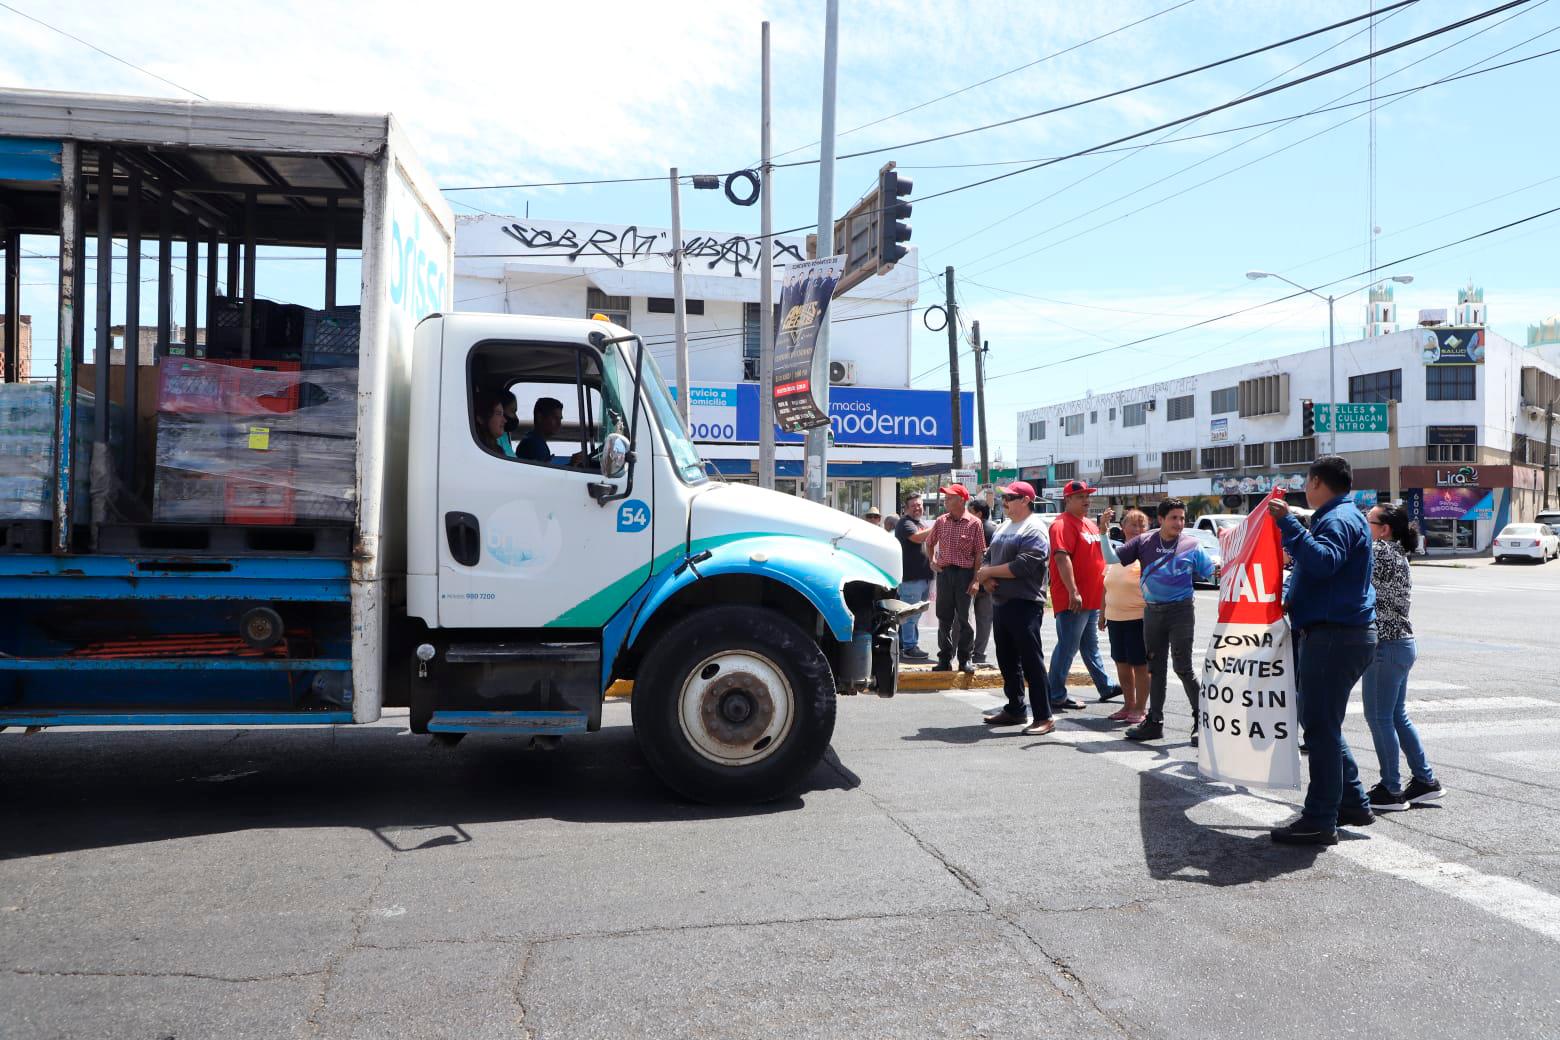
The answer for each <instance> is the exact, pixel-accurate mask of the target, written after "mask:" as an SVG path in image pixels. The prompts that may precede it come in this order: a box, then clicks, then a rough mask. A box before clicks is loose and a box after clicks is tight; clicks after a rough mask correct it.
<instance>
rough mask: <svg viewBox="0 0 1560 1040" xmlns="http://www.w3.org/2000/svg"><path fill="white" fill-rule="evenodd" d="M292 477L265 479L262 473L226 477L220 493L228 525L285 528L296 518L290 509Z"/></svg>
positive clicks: (295, 512) (288, 475)
mask: <svg viewBox="0 0 1560 1040" xmlns="http://www.w3.org/2000/svg"><path fill="white" fill-rule="evenodd" d="M291 482H292V476H291V474H284V473H278V474H274V475H271V476H270V478H269V479H268V478H267V476H266V475H263V474H247V475H246V474H233V475H230V476H228V478H227V484H226V486H225V487H224V488H223V489H222V490H223V505H224V510H223V513H224V516H225V517H226V519H227V522H228V523H230V524H236V525H239V526H244V527H247V526H251V525H259V524H270V525H287V524H292V523H294V522H295V521H296V519H297V510H296V509H294V507H293V494H294V492H293V488H292V487H291V486H290V485H291Z"/></svg>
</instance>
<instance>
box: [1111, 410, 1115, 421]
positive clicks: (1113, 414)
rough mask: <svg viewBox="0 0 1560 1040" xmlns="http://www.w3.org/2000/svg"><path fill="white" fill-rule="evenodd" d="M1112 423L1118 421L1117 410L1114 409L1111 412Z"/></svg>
mask: <svg viewBox="0 0 1560 1040" xmlns="http://www.w3.org/2000/svg"><path fill="white" fill-rule="evenodd" d="M1110 421H1111V422H1115V421H1116V409H1114V408H1112V409H1111V410H1110Z"/></svg>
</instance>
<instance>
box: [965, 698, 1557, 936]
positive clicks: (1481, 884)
mask: <svg viewBox="0 0 1560 1040" xmlns="http://www.w3.org/2000/svg"><path fill="white" fill-rule="evenodd" d="M976 694H977V691H975V690H970V691H958V695H952V694H950V695H948V696H950V697H952V699H955V700H961V701H966V702H969V703H973V702H974V696H975V695H976ZM986 699H987V700H993V699H995V698H993V697H989V696H987V698H986ZM1517 725H1523V726H1525V727H1527V728H1528V729H1531V728H1532V727H1533V726H1534V723H1518V724H1517ZM1430 728H1432V727H1428V726H1423V727H1420V732H1421V733H1424V732H1425V731H1426V730H1427V729H1430ZM1437 728H1439V727H1437ZM1453 728H1463V727H1453ZM1020 739H1022V738H1020ZM1042 739H1043V740H1045V741H1046V742H1051V743H1059V744H1069V745H1072V746H1074V747H1084V746H1087V745H1091V744H1124V743H1125V742H1124V741H1122V739H1121V737H1120V735H1119V731H1114V732H1099V731H1095V730H1089V729H1073V728H1071V727H1064V726H1058V727H1057V729H1056V732H1054V733H1052V734H1051V735H1050V736H1048V737H1045V738H1042ZM1161 751H1162V749H1161V748H1159V747H1155V746H1149V747H1145V748H1141V749H1137V748H1130V747H1125V746H1124V747H1123V748H1122V750H1119V751H1095V752H1091V754H1093V755H1094V756H1096V757H1098V758H1101V759H1104V760H1106V761H1109V762H1114V763H1116V764H1117V765H1122V766H1125V767H1126V768H1128V769H1131V770H1132V771H1133V772H1136V773H1151V774H1153V775H1154V776H1157V777H1159V778H1161V779H1163V780H1164V781H1165V782H1167V783H1169V784H1172V785H1174V786H1176V787H1179V788H1181V789H1182V790H1184V791H1188V792H1191V793H1193V794H1197V795H1206V794H1207V793H1208V792H1209V790H1210V785H1214V784H1216V781H1210V780H1205V779H1203V778H1202V777H1201V776H1199V775H1198V774H1197V764H1196V763H1195V762H1189V761H1185V760H1182V759H1170V760H1169V761H1168V762H1167V761H1166V759H1164V758H1163V757H1162V756H1161ZM1217 788H1221V789H1228V785H1226V784H1217ZM1200 804H1202V805H1207V806H1213V807H1217V808H1219V809H1222V810H1224V811H1225V812H1228V813H1231V814H1232V815H1235V816H1239V817H1242V818H1243V819H1246V820H1249V821H1251V822H1252V823H1256V824H1258V825H1260V826H1263V827H1273V826H1277V825H1278V824H1280V823H1283V822H1284V821H1285V820H1287V819H1289V818H1290V817H1292V816H1293V815H1294V814H1295V813H1296V812H1297V811H1298V810H1297V807H1296V806H1295V805H1293V804H1291V803H1289V802H1286V801H1280V800H1277V796H1272V795H1269V796H1266V797H1264V796H1258V795H1253V794H1246V793H1244V792H1242V791H1232V792H1230V793H1229V794H1222V795H1215V796H1214V797H1212V798H1207V799H1206V800H1205V801H1203V802H1202V803H1200ZM1329 851H1330V853H1331V854H1332V855H1337V856H1341V857H1343V858H1344V859H1346V860H1349V861H1350V862H1352V863H1355V864H1357V865H1359V866H1361V867H1364V868H1365V869H1366V870H1372V871H1375V872H1377V873H1379V874H1387V875H1389V876H1391V877H1395V878H1400V879H1401V880H1404V881H1411V882H1413V883H1414V884H1416V885H1419V886H1420V887H1422V888H1427V889H1430V890H1431V891H1433V892H1439V893H1441V894H1442V895H1446V896H1450V897H1451V898H1453V899H1456V900H1459V901H1461V902H1464V903H1467V904H1468V905H1470V906H1473V907H1476V908H1478V909H1480V910H1483V911H1484V912H1485V913H1488V914H1490V915H1492V916H1494V917H1498V918H1500V919H1501V920H1503V921H1506V922H1507V923H1509V924H1514V925H1517V926H1518V927H1521V928H1526V929H1528V930H1529V931H1531V932H1534V933H1536V934H1538V935H1541V936H1543V937H1544V938H1546V939H1549V940H1550V941H1552V942H1560V896H1557V895H1555V894H1553V893H1550V892H1545V891H1544V890H1542V889H1539V888H1535V887H1533V886H1532V885H1528V884H1525V883H1523V882H1521V881H1517V880H1514V879H1512V878H1508V877H1502V876H1500V875H1498V874H1485V873H1483V872H1481V871H1478V870H1475V869H1474V868H1473V867H1470V866H1468V865H1467V864H1464V863H1458V862H1455V861H1453V860H1444V859H1440V858H1438V857H1436V856H1433V855H1431V854H1429V853H1427V852H1423V851H1421V850H1419V849H1416V848H1414V847H1413V846H1412V845H1409V844H1407V843H1405V842H1401V841H1398V840H1397V839H1395V838H1388V837H1385V836H1383V835H1378V834H1371V835H1370V836H1369V838H1368V839H1367V840H1363V841H1342V842H1339V843H1338V844H1337V845H1334V846H1332V847H1331V849H1330V850H1329Z"/></svg>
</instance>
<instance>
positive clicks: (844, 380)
mask: <svg viewBox="0 0 1560 1040" xmlns="http://www.w3.org/2000/svg"><path fill="white" fill-rule="evenodd" d="M829 382H831V383H833V384H835V385H836V386H855V385H856V363H855V362H854V361H830V362H829Z"/></svg>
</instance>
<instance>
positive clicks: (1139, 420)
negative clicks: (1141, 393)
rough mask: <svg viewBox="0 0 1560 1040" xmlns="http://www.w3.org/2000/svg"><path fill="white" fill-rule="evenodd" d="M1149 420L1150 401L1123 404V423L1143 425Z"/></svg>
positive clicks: (1124, 424)
mask: <svg viewBox="0 0 1560 1040" xmlns="http://www.w3.org/2000/svg"><path fill="white" fill-rule="evenodd" d="M1147 422H1148V402H1147V401H1139V402H1138V403H1137V404H1128V405H1122V408H1121V425H1123V426H1143V425H1145V424H1146V423H1147Z"/></svg>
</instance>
